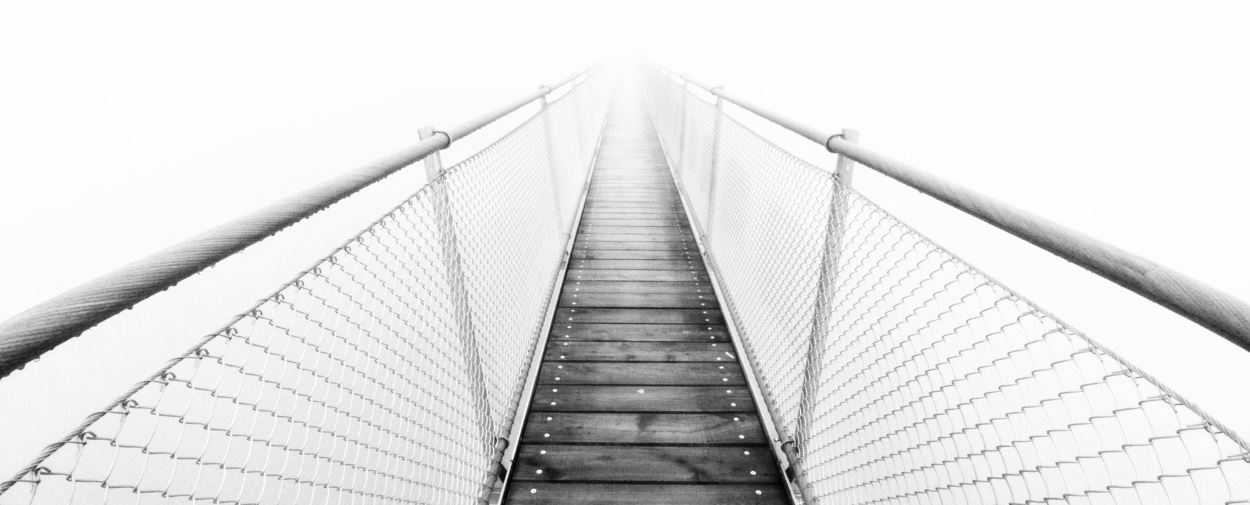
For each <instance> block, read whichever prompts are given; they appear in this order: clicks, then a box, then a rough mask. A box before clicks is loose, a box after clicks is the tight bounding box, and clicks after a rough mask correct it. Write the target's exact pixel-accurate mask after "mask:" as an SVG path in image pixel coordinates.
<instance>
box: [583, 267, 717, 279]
mask: <svg viewBox="0 0 1250 505" xmlns="http://www.w3.org/2000/svg"><path fill="white" fill-rule="evenodd" d="M566 279H569V280H573V281H664V282H673V281H700V282H707V281H708V279H709V277H708V275H707V271H706V270H704V271H690V270H687V271H682V270H586V269H580V268H579V269H570V270H569V272H568V274H567V277H566Z"/></svg>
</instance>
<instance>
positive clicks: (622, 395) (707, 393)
mask: <svg viewBox="0 0 1250 505" xmlns="http://www.w3.org/2000/svg"><path fill="white" fill-rule="evenodd" d="M553 389H555V390H558V391H552V390H553ZM639 391H642V392H641V393H639ZM726 391H731V392H730V393H726ZM531 409H532V410H533V411H552V412H694V413H714V412H755V404H754V403H753V402H752V401H751V393H750V392H749V391H747V389H746V388H745V387H729V388H727V387H725V386H556V387H552V386H540V387H536V388H534V400H533V406H532V407H531Z"/></svg>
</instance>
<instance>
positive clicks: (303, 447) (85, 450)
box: [0, 74, 610, 504]
mask: <svg viewBox="0 0 1250 505" xmlns="http://www.w3.org/2000/svg"><path fill="white" fill-rule="evenodd" d="M609 88H610V82H608V81H607V79H606V78H605V77H602V76H600V75H597V74H592V76H591V77H589V78H588V79H587V80H585V81H583V82H581V83H580V84H577V85H576V86H575V87H573V88H572V89H571V91H569V92H568V93H566V94H565V95H563V96H562V97H561V98H559V99H558V100H556V101H554V102H552V103H551V104H550V105H549V106H547V107H545V108H544V109H543V110H542V111H541V112H540V113H539V114H537V115H535V116H534V117H532V118H530V119H528V120H527V121H525V122H524V123H522V124H521V125H520V126H519V127H517V128H516V129H515V130H513V131H511V132H510V133H508V134H507V135H505V136H504V137H503V138H502V139H500V140H499V141H498V142H496V143H494V144H493V145H491V146H489V147H487V148H486V149H484V150H483V151H481V152H480V153H478V154H476V155H474V156H472V157H470V158H469V159H467V160H465V161H464V162H462V163H460V164H458V165H456V166H454V167H450V168H449V169H447V170H446V171H444V172H443V175H441V176H440V177H439V178H437V179H435V180H434V181H432V182H431V184H429V185H427V186H425V187H423V188H421V190H420V191H418V192H417V193H416V194H415V195H413V196H412V197H411V198H409V199H408V200H407V201H405V202H403V203H402V204H401V205H399V206H398V207H397V208H395V209H394V210H393V211H392V212H391V213H389V214H387V215H386V216H384V217H382V218H381V219H380V220H378V221H377V222H375V223H374V224H373V225H372V226H370V227H369V228H368V229H366V230H365V231H364V232H363V233H361V234H360V235H359V236H357V237H355V238H354V239H352V240H351V241H350V242H348V243H347V244H345V245H344V246H342V247H341V248H339V249H338V250H335V251H333V253H332V254H330V255H329V256H328V257H326V258H325V259H324V260H322V261H321V262H319V263H318V264H317V265H315V266H314V267H312V268H311V269H309V270H307V271H305V272H304V273H302V274H301V275H299V276H298V277H297V278H296V279H295V280H294V281H292V282H290V283H289V284H287V285H285V286H283V287H282V288H281V289H279V290H278V291H277V292H275V293H274V294H273V295H271V296H269V297H268V298H266V299H265V300H263V301H261V302H260V303H259V304H258V305H256V306H255V307H253V308H252V309H250V310H248V311H247V312H246V313H245V314H243V315H241V316H239V317H238V318H237V319H235V320H234V321H232V322H231V323H229V324H228V325H227V326H226V327H224V328H223V329H221V330H220V331H218V332H216V333H214V334H212V335H209V336H208V337H206V338H205V339H204V340H203V341H201V342H200V343H199V344H198V345H196V346H195V347H194V348H193V349H191V350H190V351H189V352H187V353H186V354H184V355H182V356H179V357H177V358H175V359H174V360H172V361H171V362H170V363H169V365H168V366H167V367H166V368H164V369H162V370H160V371H159V372H158V373H156V374H155V375H153V376H152V378H151V379H149V380H147V381H145V382H143V383H140V384H139V385H137V386H136V387H135V388H134V389H133V390H131V391H130V392H128V393H126V394H125V395H123V396H122V397H121V398H120V399H118V400H117V401H116V402H115V403H113V404H112V405H110V406H109V407H108V408H106V409H105V410H103V411H100V412H98V413H96V414H93V415H91V416H89V418H88V419H87V420H86V421H85V422H84V423H83V424H82V426H81V427H80V428H79V429H77V430H75V431H74V432H73V433H72V434H71V435H70V436H69V437H67V438H66V439H65V440H63V441H62V442H59V443H56V444H53V445H52V446H50V447H48V449H47V450H46V451H45V452H44V453H43V454H42V455H40V456H39V457H38V458H36V459H35V461H34V462H33V463H32V464H31V465H30V466H29V467H28V468H26V469H25V470H23V471H22V473H21V474H20V475H19V476H18V477H17V478H16V479H14V480H12V481H8V482H5V483H3V484H0V503H3V504H18V503H21V504H26V503H32V504H44V503H47V504H66V503H72V504H78V503H231V504H287V503H471V502H475V501H477V500H478V499H479V498H480V497H481V496H482V494H483V487H484V485H485V487H486V489H489V485H490V482H489V480H488V479H490V478H493V475H488V471H490V470H493V469H492V468H490V467H491V462H492V457H493V456H496V451H497V449H498V448H497V446H496V440H497V437H506V436H508V434H509V431H510V430H511V428H512V426H511V424H512V421H513V415H514V413H515V411H516V404H517V402H518V401H519V398H520V395H521V390H520V389H521V387H522V386H523V383H524V380H525V373H526V371H527V370H528V366H529V363H530V359H531V356H532V353H533V352H534V348H535V344H536V342H537V341H538V339H539V337H540V333H541V326H542V325H543V322H544V319H545V316H546V308H547V301H548V300H547V297H548V296H549V294H550V293H551V292H552V288H553V286H554V283H555V282H556V281H557V279H556V274H557V273H558V271H559V268H560V265H561V261H562V255H563V249H564V245H565V242H566V237H567V233H568V228H569V223H571V222H572V220H573V218H574V216H573V215H572V214H573V212H574V211H575V204H576V201H577V199H578V197H579V195H580V193H581V190H582V188H583V187H584V183H585V177H586V174H587V173H588V170H589V163H590V158H591V157H592V155H593V152H594V148H595V143H596V141H597V135H598V133H599V130H600V128H601V125H602V118H603V116H604V113H605V111H606V107H607V91H608V89H609Z"/></svg>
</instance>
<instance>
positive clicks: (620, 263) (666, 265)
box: [569, 255, 707, 272]
mask: <svg viewBox="0 0 1250 505" xmlns="http://www.w3.org/2000/svg"><path fill="white" fill-rule="evenodd" d="M569 268H570V269H577V270H685V271H698V272H706V271H707V270H706V269H705V268H704V267H703V260H702V259H700V258H699V257H698V256H697V255H692V256H691V257H690V258H686V259H673V260H636V259H628V260H589V259H585V258H573V260H572V261H571V263H570V264H569Z"/></svg>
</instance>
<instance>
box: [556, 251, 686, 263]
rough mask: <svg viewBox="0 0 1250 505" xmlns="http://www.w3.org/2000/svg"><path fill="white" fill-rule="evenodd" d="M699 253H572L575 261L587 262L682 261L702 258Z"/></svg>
mask: <svg viewBox="0 0 1250 505" xmlns="http://www.w3.org/2000/svg"><path fill="white" fill-rule="evenodd" d="M700 257H701V255H700V254H699V251H697V250H694V251H690V250H687V251H634V250H615V249H609V250H603V251H589V250H575V251H573V253H572V258H574V259H585V260H681V259H687V258H700Z"/></svg>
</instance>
